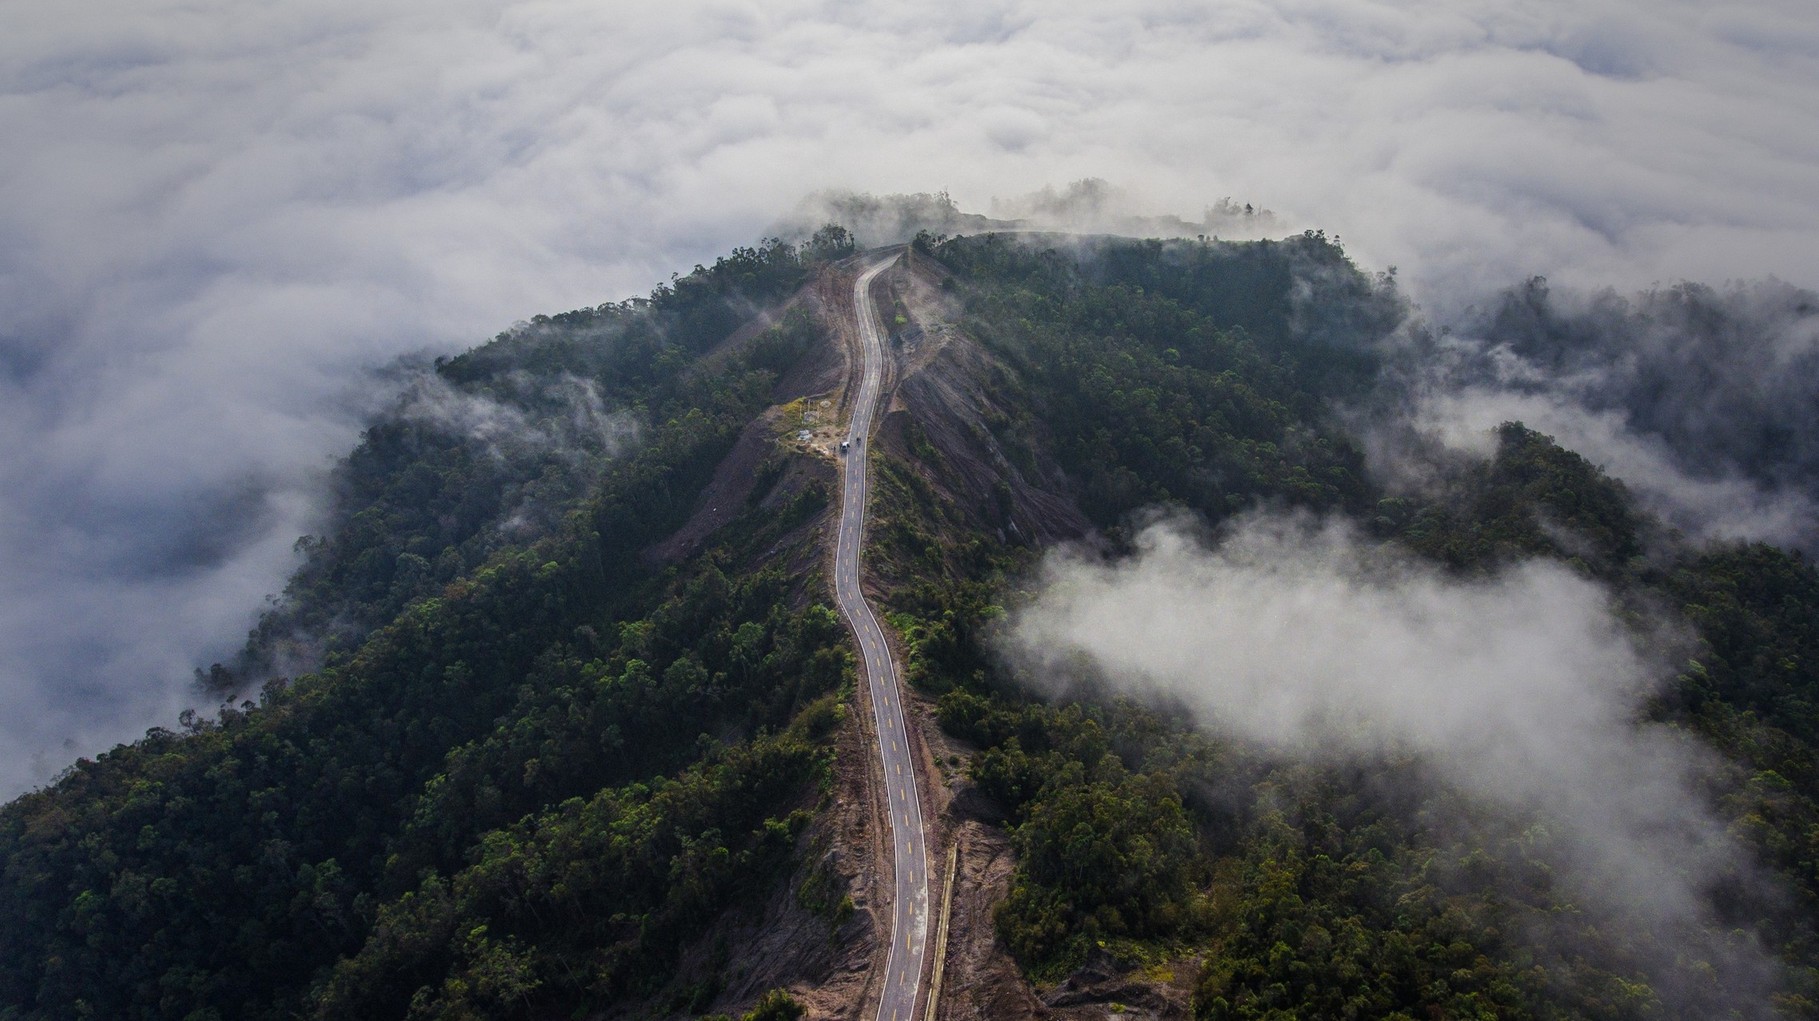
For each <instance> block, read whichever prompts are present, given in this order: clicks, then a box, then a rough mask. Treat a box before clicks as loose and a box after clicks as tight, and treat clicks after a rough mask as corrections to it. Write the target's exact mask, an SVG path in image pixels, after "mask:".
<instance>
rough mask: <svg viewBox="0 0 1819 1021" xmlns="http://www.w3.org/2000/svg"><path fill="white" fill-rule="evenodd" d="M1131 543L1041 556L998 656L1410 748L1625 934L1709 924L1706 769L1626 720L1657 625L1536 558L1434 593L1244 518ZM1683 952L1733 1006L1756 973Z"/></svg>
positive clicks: (1711, 867)
mask: <svg viewBox="0 0 1819 1021" xmlns="http://www.w3.org/2000/svg"><path fill="white" fill-rule="evenodd" d="M1137 549H1138V552H1137V554H1136V555H1135V556H1134V557H1132V558H1131V559H1129V560H1125V561H1121V562H1117V563H1110V564H1107V563H1102V562H1098V561H1093V560H1088V559H1082V558H1079V557H1076V556H1071V555H1067V554H1053V555H1051V556H1050V557H1049V559H1048V560H1047V561H1046V563H1045V565H1044V569H1043V573H1042V576H1041V579H1040V584H1039V586H1038V588H1037V591H1036V594H1035V596H1034V599H1033V601H1032V602H1031V603H1030V604H1029V605H1028V606H1027V608H1025V609H1023V610H1021V611H1019V612H1018V613H1016V614H1015V615H1014V616H1013V618H1012V620H1011V621H1010V626H1009V630H1008V632H1007V636H1008V637H1007V648H1008V650H1009V652H1010V654H1011V656H1012V657H1013V659H1014V660H1015V661H1016V662H1018V663H1021V664H1023V665H1024V666H1026V667H1027V668H1028V672H1029V674H1030V675H1031V676H1034V677H1046V678H1050V679H1051V680H1052V682H1059V683H1065V681H1066V680H1067V679H1068V678H1070V677H1073V678H1078V677H1080V676H1081V675H1082V673H1084V674H1086V675H1090V676H1092V677H1095V678H1097V679H1099V680H1100V681H1101V682H1102V683H1107V684H1110V685H1112V686H1113V687H1114V688H1116V689H1119V690H1125V691H1136V692H1139V693H1142V694H1146V695H1149V696H1152V697H1164V698H1167V699H1169V700H1171V701H1173V702H1177V703H1179V704H1182V705H1185V706H1186V707H1188V708H1189V709H1190V710H1191V711H1192V712H1193V713H1194V714H1195V716H1196V718H1197V719H1198V721H1199V722H1200V723H1201V724H1202V725H1204V726H1205V727H1207V728H1210V729H1212V730H1214V731H1216V732H1218V733H1221V734H1225V735H1228V736H1231V737H1234V738H1236V739H1239V740H1242V741H1246V742H1252V743H1254V744H1256V745H1259V746H1262V747H1264V748H1267V749H1270V750H1272V751H1273V752H1276V753H1279V754H1285V755H1290V756H1298V757H1305V758H1309V759H1314V760H1319V761H1332V760H1334V759H1338V758H1350V757H1369V756H1375V755H1379V754H1383V753H1386V752H1392V753H1410V752H1412V753H1414V754H1417V755H1419V756H1421V757H1423V758H1424V759H1425V760H1426V762H1427V763H1428V765H1429V766H1430V767H1431V768H1432V769H1433V770H1434V771H1435V773H1436V774H1437V775H1438V776H1440V777H1442V778H1444V779H1445V780H1446V781H1447V782H1449V783H1451V784H1453V785H1455V786H1456V787H1457V788H1459V789H1461V790H1463V791H1465V792H1467V793H1469V794H1470V795H1472V796H1474V797H1475V798H1476V799H1478V800H1479V801H1480V802H1482V803H1483V804H1485V805H1488V806H1491V807H1492V808H1494V809H1496V810H1499V811H1508V812H1512V813H1516V814H1517V817H1518V818H1523V817H1530V816H1531V815H1532V816H1538V817H1539V818H1540V819H1541V820H1542V821H1543V823H1544V824H1545V826H1546V828H1547V830H1548V831H1550V832H1551V833H1552V834H1553V835H1554V838H1555V841H1556V846H1554V847H1553V848H1552V849H1551V851H1550V853H1551V854H1552V855H1553V856H1554V858H1555V860H1556V861H1557V862H1558V863H1559V864H1560V865H1561V866H1562V867H1561V868H1559V869H1558V871H1557V875H1560V876H1562V877H1564V878H1565V880H1566V881H1567V882H1568V883H1570V884H1571V888H1572V891H1573V892H1574V893H1575V894H1576V895H1577V896H1579V897H1581V898H1583V899H1584V902H1585V903H1587V904H1590V905H1593V906H1595V907H1598V908H1599V909H1600V910H1601V912H1602V913H1604V914H1606V915H1610V914H1613V913H1620V914H1621V915H1622V916H1623V917H1625V918H1637V917H1639V918H1641V919H1642V921H1643V923H1644V924H1645V925H1647V926H1649V927H1650V928H1651V929H1652V930H1654V932H1655V934H1656V935H1657V937H1658V938H1660V939H1662V940H1663V941H1664V942H1665V943H1666V944H1667V945H1668V946H1669V947H1670V948H1671V949H1687V947H1686V945H1685V944H1682V943H1680V940H1682V939H1685V938H1688V937H1686V936H1685V935H1684V934H1686V933H1689V932H1692V931H1696V930H1697V929H1698V928H1699V926H1701V925H1702V924H1704V923H1709V922H1711V921H1712V920H1713V919H1714V917H1715V916H1714V914H1713V912H1712V905H1711V902H1710V900H1709V896H1710V894H1711V892H1712V889H1711V888H1712V886H1713V885H1714V884H1715V883H1716V882H1717V881H1718V880H1719V879H1720V878H1721V877H1724V876H1726V875H1731V874H1734V872H1735V870H1737V869H1738V868H1739V865H1738V863H1739V861H1741V860H1742V853H1741V852H1740V850H1739V848H1738V847H1737V846H1736V845H1735V844H1734V842H1733V841H1732V840H1731V839H1730V838H1729V837H1728V836H1727V835H1726V833H1725V831H1724V828H1723V826H1722V825H1721V824H1720V823H1719V821H1718V820H1717V819H1716V818H1715V817H1714V815H1713V814H1712V812H1711V811H1709V810H1708V809H1706V808H1705V807H1703V805H1704V801H1703V797H1702V795H1701V794H1700V786H1699V781H1700V778H1701V777H1702V776H1703V775H1705V770H1706V768H1707V764H1708V757H1707V754H1706V753H1705V752H1704V751H1702V750H1701V749H1700V748H1699V747H1697V746H1696V745H1694V744H1693V743H1692V742H1690V741H1689V740H1688V739H1687V738H1686V737H1685V736H1684V735H1683V734H1681V733H1679V732H1677V731H1673V730H1670V729H1668V728H1666V727H1661V726H1656V725H1653V724H1650V723H1647V722H1645V721H1643V719H1642V718H1641V717H1642V711H1643V705H1644V702H1645V701H1646V699H1647V698H1648V697H1649V696H1650V694H1651V693H1653V692H1654V691H1655V690H1657V685H1658V682H1659V681H1660V680H1661V679H1662V678H1663V677H1664V675H1666V673H1667V672H1668V671H1669V670H1670V669H1671V664H1672V663H1673V653H1674V652H1675V651H1676V650H1677V649H1678V647H1679V644H1678V641H1677V640H1676V638H1675V637H1674V634H1673V632H1672V631H1669V630H1662V631H1660V632H1659V633H1654V634H1638V633H1636V631H1635V630H1634V629H1633V628H1632V627H1630V626H1626V624H1625V623H1624V622H1623V621H1622V620H1620V619H1619V615H1618V613H1617V612H1616V610H1615V609H1614V608H1613V606H1612V603H1611V600H1610V598H1609V596H1608V594H1607V593H1606V592H1605V591H1603V590H1602V589H1601V588H1599V587H1598V586H1597V585H1595V584H1594V583H1592V582H1590V581H1588V580H1586V579H1585V578H1583V577H1581V576H1579V575H1577V574H1574V573H1573V572H1571V571H1570V570H1568V569H1566V568H1565V567H1563V566H1560V565H1557V564H1554V563H1549V562H1540V561H1536V562H1529V563H1525V564H1520V565H1517V566H1515V567H1512V568H1510V569H1508V570H1506V571H1504V572H1503V573H1501V574H1499V575H1497V576H1495V577H1493V578H1489V579H1479V580H1465V579H1458V578H1452V577H1447V576H1444V575H1442V574H1440V573H1437V572H1436V571H1435V570H1433V569H1431V568H1428V567H1424V566H1420V565H1418V564H1416V563H1413V562H1411V560H1409V559H1408V558H1406V557H1402V556H1398V555H1396V554H1395V553H1394V552H1391V551H1389V550H1387V549H1385V548H1379V547H1372V546H1370V545H1368V544H1366V543H1364V542H1362V541H1361V540H1360V539H1359V538H1358V537H1357V535H1356V534H1355V533H1354V532H1353V531H1351V530H1350V529H1349V528H1348V527H1346V526H1345V525H1343V524H1340V523H1332V522H1328V523H1319V522H1315V521H1312V520H1309V519H1305V518H1294V519H1287V520H1284V519H1266V518H1260V517H1259V518H1251V519H1248V520H1245V521H1242V522H1240V523H1238V524H1237V525H1235V526H1233V527H1232V528H1231V529H1230V530H1229V531H1227V532H1226V533H1224V534H1222V535H1221V536H1220V538H1219V540H1218V541H1217V542H1216V543H1215V544H1212V545H1208V544H1205V543H1203V542H1202V541H1201V540H1200V539H1199V538H1197V537H1196V535H1195V533H1194V531H1193V529H1192V528H1191V527H1190V526H1189V525H1187V524H1184V523H1183V522H1180V521H1169V522H1163V523H1159V524H1156V525H1153V526H1151V527H1149V528H1147V529H1146V530H1144V531H1143V532H1142V533H1141V534H1140V536H1139V538H1138V541H1137ZM1692 950H1693V952H1694V953H1695V954H1696V955H1711V957H1713V958H1716V959H1715V960H1714V964H1715V965H1716V966H1718V967H1719V968H1721V969H1729V970H1730V972H1731V973H1728V974H1726V975H1724V980H1725V985H1726V986H1727V987H1729V988H1732V989H1733V990H1734V989H1737V988H1740V987H1742V988H1747V989H1751V990H1754V989H1755V988H1756V986H1757V983H1758V982H1759V981H1760V978H1761V975H1762V974H1766V973H1767V972H1766V970H1765V969H1764V965H1763V962H1762V961H1760V960H1755V959H1751V958H1750V957H1748V955H1745V956H1742V957H1738V956H1735V955H1734V954H1731V953H1730V952H1728V951H1727V952H1725V953H1724V954H1719V953H1718V952H1717V951H1716V950H1715V948H1712V947H1697V946H1695V947H1693V948H1692ZM1658 963H1659V964H1660V966H1661V967H1662V969H1663V971H1665V970H1666V969H1667V967H1668V966H1669V965H1671V963H1672V962H1671V960H1669V961H1663V962H1658Z"/></svg>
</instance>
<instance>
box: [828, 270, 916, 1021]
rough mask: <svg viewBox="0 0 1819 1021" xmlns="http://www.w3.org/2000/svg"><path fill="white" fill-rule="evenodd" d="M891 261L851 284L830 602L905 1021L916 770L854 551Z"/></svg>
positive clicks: (886, 1005)
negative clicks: (855, 385)
mask: <svg viewBox="0 0 1819 1021" xmlns="http://www.w3.org/2000/svg"><path fill="white" fill-rule="evenodd" d="M895 261H896V257H895V256H894V255H893V256H892V257H890V258H886V259H882V260H880V261H878V262H875V263H873V264H872V265H870V266H868V267H867V268H866V269H865V271H864V272H862V273H860V274H859V280H858V282H857V283H855V284H854V285H853V306H854V311H855V312H856V313H857V315H858V320H859V340H860V347H861V350H862V355H861V359H862V361H861V377H860V381H859V396H858V399H857V400H855V401H854V402H853V421H852V427H851V429H850V430H849V431H848V433H847V449H846V453H845V457H846V465H845V473H844V480H845V481H844V484H843V486H842V492H841V498H840V540H839V543H838V544H837V545H836V547H835V551H834V601H835V602H836V603H838V604H839V606H840V612H841V613H842V614H844V615H845V616H846V619H847V621H848V622H850V623H851V624H852V627H853V632H854V633H855V634H856V635H857V636H858V639H859V653H860V660H861V668H862V670H861V672H862V673H863V675H864V681H865V689H866V691H867V693H868V694H869V696H870V699H871V703H872V718H873V720H875V721H876V723H877V731H878V756H879V761H881V762H882V763H883V765H884V795H885V800H886V802H887V807H888V809H889V811H888V812H887V813H886V814H887V815H888V817H889V819H890V839H891V847H892V849H893V853H892V855H891V857H892V859H893V861H894V863H895V866H896V884H895V887H896V896H895V898H894V899H893V900H892V902H891V912H892V918H891V946H890V953H889V955H888V956H887V957H886V959H885V974H884V990H883V992H882V993H881V994H880V996H879V998H878V1021H912V1019H913V1018H914V1017H915V1016H916V1003H917V1000H918V994H919V992H920V990H921V988H922V964H923V960H924V958H925V957H926V956H927V953H928V850H927V848H925V847H924V846H923V839H922V838H923V833H922V802H921V801H920V800H918V799H917V797H916V769H915V764H914V762H913V760H912V759H911V758H910V744H909V737H908V733H907V731H906V730H905V729H904V725H903V700H902V698H901V695H900V691H899V688H900V684H899V676H898V670H897V662H896V660H894V659H892V658H891V650H890V646H889V645H887V644H885V641H884V632H883V630H881V629H880V628H879V627H878V618H877V617H876V616H874V615H873V613H872V608H871V605H870V604H869V603H867V602H866V601H865V595H864V593H863V592H861V591H860V589H859V551H860V549H861V547H862V546H863V544H864V540H865V486H866V454H867V452H868V451H869V450H870V449H871V443H870V439H869V437H870V434H871V429H872V414H873V412H875V411H876V410H877V407H878V395H879V390H880V388H881V382H880V381H881V379H882V377H883V375H884V332H883V328H882V326H881V324H880V323H879V321H878V309H877V308H876V307H875V306H874V305H873V303H872V297H871V283H872V280H873V278H875V277H877V275H878V274H879V273H881V272H883V271H884V269H885V268H886V267H887V266H889V265H890V264H891V263H892V262H895Z"/></svg>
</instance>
